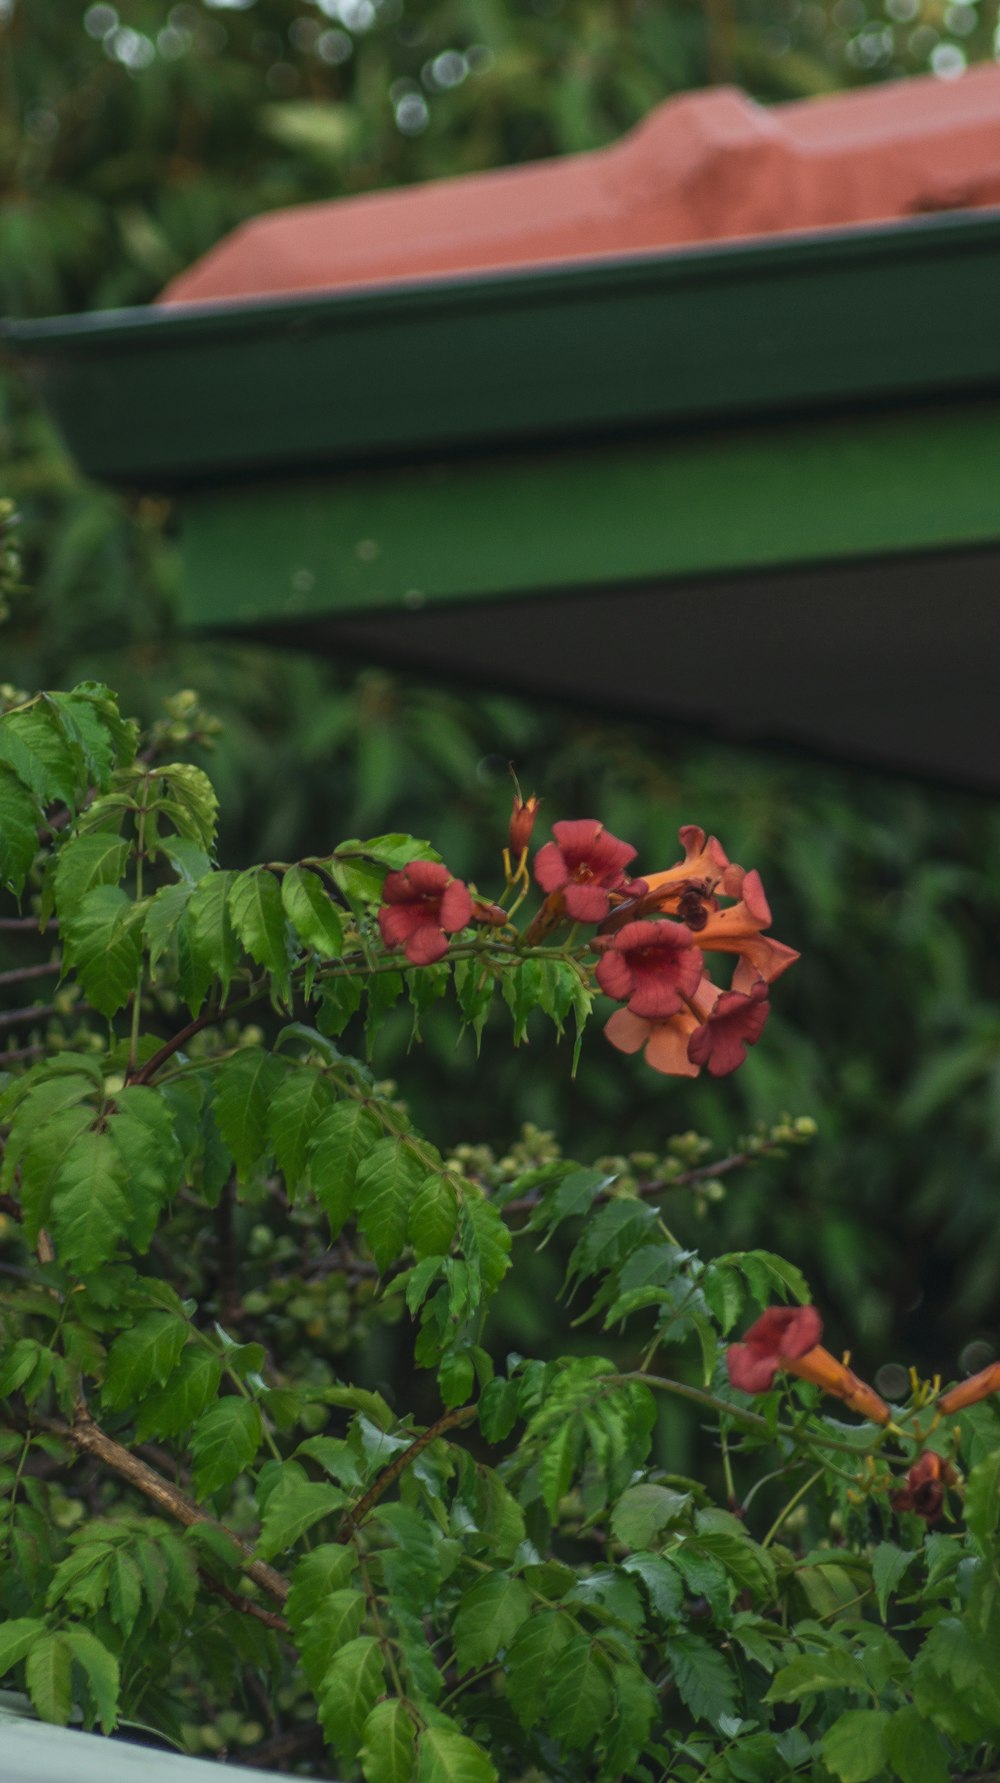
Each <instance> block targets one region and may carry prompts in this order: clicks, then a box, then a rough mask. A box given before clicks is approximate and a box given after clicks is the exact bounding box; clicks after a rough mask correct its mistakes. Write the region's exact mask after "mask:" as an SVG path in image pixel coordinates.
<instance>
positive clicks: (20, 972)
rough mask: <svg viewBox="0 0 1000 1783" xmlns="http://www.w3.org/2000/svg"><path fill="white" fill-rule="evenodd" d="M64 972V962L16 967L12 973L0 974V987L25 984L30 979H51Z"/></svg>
mask: <svg viewBox="0 0 1000 1783" xmlns="http://www.w3.org/2000/svg"><path fill="white" fill-rule="evenodd" d="M61 971H62V960H46V961H45V963H44V965H41V966H16V967H15V968H14V970H13V971H12V972H0V985H3V984H24V983H26V981H27V980H28V979H29V978H51V977H52V974H53V973H54V972H61Z"/></svg>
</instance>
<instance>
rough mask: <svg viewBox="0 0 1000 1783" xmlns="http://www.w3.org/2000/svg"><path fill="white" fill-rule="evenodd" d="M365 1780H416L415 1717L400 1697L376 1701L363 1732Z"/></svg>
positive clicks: (392, 1782)
mask: <svg viewBox="0 0 1000 1783" xmlns="http://www.w3.org/2000/svg"><path fill="white" fill-rule="evenodd" d="M360 1757H361V1769H362V1771H363V1772H364V1775H365V1783H412V1779H413V1775H414V1768H415V1765H416V1735H415V1729H414V1726H413V1717H412V1715H411V1714H410V1712H409V1710H408V1709H407V1707H406V1705H405V1703H402V1702H400V1700H399V1698H398V1697H387V1698H386V1700H385V1702H381V1703H376V1704H375V1707H374V1708H373V1710H372V1712H371V1714H370V1715H369V1716H368V1719H367V1721H366V1722H365V1725H364V1727H363V1728H362V1732H361V1754H360Z"/></svg>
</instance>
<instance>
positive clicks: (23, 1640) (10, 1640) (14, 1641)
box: [0, 1616, 45, 1678]
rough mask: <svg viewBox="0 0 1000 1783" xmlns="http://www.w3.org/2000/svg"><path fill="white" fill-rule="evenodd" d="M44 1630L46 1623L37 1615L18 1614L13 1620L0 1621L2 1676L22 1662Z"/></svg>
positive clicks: (0, 1663) (0, 1672) (0, 1666)
mask: <svg viewBox="0 0 1000 1783" xmlns="http://www.w3.org/2000/svg"><path fill="white" fill-rule="evenodd" d="M44 1630H45V1623H44V1622H41V1621H39V1619H38V1617H37V1616H18V1617H16V1618H15V1619H14V1620H13V1621H11V1622H0V1678H2V1677H4V1676H5V1675H6V1673H7V1672H9V1671H12V1670H13V1668H14V1666H15V1665H19V1664H20V1662H21V1660H22V1659H23V1658H24V1656H25V1654H26V1653H27V1652H28V1651H29V1649H30V1648H31V1647H32V1646H33V1645H34V1642H35V1641H36V1640H37V1638H38V1636H39V1635H40V1634H42V1633H44Z"/></svg>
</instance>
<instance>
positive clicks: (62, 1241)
mask: <svg viewBox="0 0 1000 1783" xmlns="http://www.w3.org/2000/svg"><path fill="white" fill-rule="evenodd" d="M130 1211H131V1210H130V1207H129V1195H128V1183H127V1180H126V1176H125V1171H124V1167H123V1165H122V1160H121V1155H120V1153H119V1151H118V1149H117V1147H116V1146H115V1144H114V1142H113V1140H112V1139H111V1137H110V1135H109V1134H108V1133H92V1132H83V1133H80V1134H79V1135H78V1136H77V1137H76V1138H75V1139H74V1140H73V1142H72V1144H71V1145H70V1146H69V1148H68V1150H67V1152H66V1155H65V1156H64V1158H63V1159H62V1162H61V1163H60V1164H59V1166H58V1168H57V1170H56V1171H55V1174H54V1177H53V1186H52V1209H51V1224H52V1229H53V1233H54V1236H55V1240H56V1247H57V1250H58V1253H59V1256H60V1258H61V1259H62V1261H63V1262H64V1263H73V1264H76V1265H77V1267H78V1268H79V1269H80V1270H81V1272H82V1273H84V1274H86V1273H87V1272H88V1271H89V1270H91V1269H96V1268H97V1267H98V1266H99V1265H100V1264H101V1263H106V1262H108V1261H109V1259H110V1258H111V1257H113V1256H114V1254H115V1252H116V1250H117V1249H118V1247H119V1245H120V1244H121V1243H122V1242H123V1240H124V1238H125V1236H126V1234H127V1232H128V1228H129V1215H130Z"/></svg>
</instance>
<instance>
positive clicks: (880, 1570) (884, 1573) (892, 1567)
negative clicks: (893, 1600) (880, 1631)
mask: <svg viewBox="0 0 1000 1783" xmlns="http://www.w3.org/2000/svg"><path fill="white" fill-rule="evenodd" d="M915 1558H916V1556H915V1555H914V1554H913V1553H912V1552H910V1553H905V1552H904V1550H903V1549H902V1548H897V1547H896V1544H895V1542H879V1544H878V1547H877V1548H876V1549H875V1552H874V1554H873V1555H872V1580H873V1583H874V1585H875V1595H876V1597H877V1598H878V1613H879V1615H880V1616H881V1618H882V1620H883V1622H884V1621H885V1616H886V1610H887V1608H888V1605H889V1599H890V1597H891V1596H892V1593H893V1592H894V1591H895V1589H896V1586H897V1585H898V1584H899V1581H900V1579H901V1578H902V1577H903V1574H904V1573H905V1571H906V1569H907V1567H908V1566H909V1564H910V1561H911V1560H914V1559H915Z"/></svg>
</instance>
